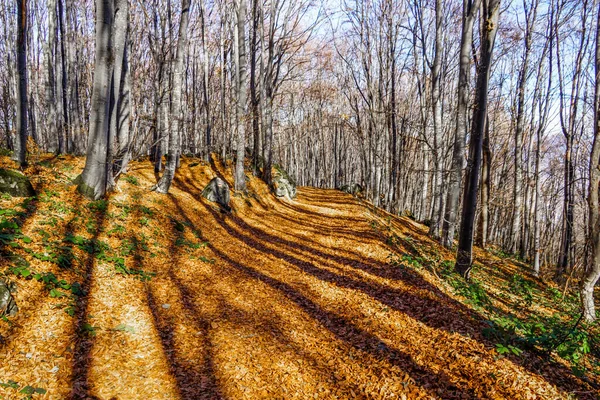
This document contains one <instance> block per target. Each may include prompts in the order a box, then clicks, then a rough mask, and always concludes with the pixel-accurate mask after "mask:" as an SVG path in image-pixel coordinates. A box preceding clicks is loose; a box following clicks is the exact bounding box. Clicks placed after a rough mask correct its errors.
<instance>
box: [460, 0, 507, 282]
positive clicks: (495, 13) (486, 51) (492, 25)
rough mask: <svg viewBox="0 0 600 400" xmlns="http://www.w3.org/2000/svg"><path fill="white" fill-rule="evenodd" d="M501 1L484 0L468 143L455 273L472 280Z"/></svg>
mask: <svg viewBox="0 0 600 400" xmlns="http://www.w3.org/2000/svg"><path fill="white" fill-rule="evenodd" d="M499 14H500V0H482V18H481V26H480V32H481V33H480V35H481V44H480V50H479V53H480V56H479V65H478V66H477V87H476V90H475V99H476V105H477V106H476V109H475V112H474V115H473V122H472V125H471V139H470V141H469V161H468V164H467V174H466V179H465V181H466V184H465V189H464V192H463V209H462V216H461V223H460V236H459V241H458V251H457V254H456V266H455V268H456V271H457V272H458V273H460V274H461V275H462V276H463V277H464V278H465V279H469V276H470V272H471V268H472V264H473V260H472V251H473V227H474V222H475V211H476V207H477V194H478V187H477V186H478V184H479V172H480V168H481V153H482V147H483V136H484V130H485V124H486V117H487V101H488V82H489V76H490V69H491V64H492V55H493V52H494V43H495V41H496V32H497V31H498V19H499Z"/></svg>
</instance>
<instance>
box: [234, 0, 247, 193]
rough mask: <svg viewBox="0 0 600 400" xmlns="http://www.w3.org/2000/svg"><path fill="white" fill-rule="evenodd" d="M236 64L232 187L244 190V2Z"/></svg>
mask: <svg viewBox="0 0 600 400" xmlns="http://www.w3.org/2000/svg"><path fill="white" fill-rule="evenodd" d="M236 11H237V12H236V16H237V18H236V35H235V39H236V50H237V57H236V64H237V76H236V78H237V79H236V86H237V149H236V160H235V174H234V178H235V179H234V180H235V182H234V187H235V190H236V191H245V190H246V175H245V174H244V154H245V140H246V135H245V130H246V109H247V106H246V0H237V10H236Z"/></svg>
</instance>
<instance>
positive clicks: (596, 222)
mask: <svg viewBox="0 0 600 400" xmlns="http://www.w3.org/2000/svg"><path fill="white" fill-rule="evenodd" d="M598 10H599V13H598V17H597V18H598V20H597V24H596V51H595V56H596V58H595V72H596V79H595V82H594V83H595V87H594V103H593V106H594V144H593V146H592V152H591V155H590V188H589V195H588V204H589V207H590V218H589V235H590V242H591V247H592V251H591V265H590V266H589V267H588V270H587V273H586V275H585V277H584V278H583V284H582V286H581V299H582V303H583V316H584V318H585V320H586V321H588V322H592V321H594V320H595V319H596V308H595V305H594V287H595V286H596V283H597V282H598V279H599V278H600V196H599V195H600V193H599V192H600V6H599V8H598Z"/></svg>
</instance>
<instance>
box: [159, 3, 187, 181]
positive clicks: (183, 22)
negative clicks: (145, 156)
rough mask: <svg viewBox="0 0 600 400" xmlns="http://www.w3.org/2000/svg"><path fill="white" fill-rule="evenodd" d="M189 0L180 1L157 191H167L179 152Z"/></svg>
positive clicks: (173, 174) (173, 175)
mask: <svg viewBox="0 0 600 400" xmlns="http://www.w3.org/2000/svg"><path fill="white" fill-rule="evenodd" d="M190 5H191V0H182V1H181V19H180V23H179V37H178V39H177V52H176V54H175V69H174V71H173V72H174V73H173V103H172V104H171V121H172V123H171V129H170V134H169V152H168V158H167V165H166V167H165V172H164V173H163V175H162V176H161V178H160V180H159V181H158V183H157V184H156V186H155V187H154V189H155V190H156V191H157V192H158V193H167V192H168V191H169V187H171V183H172V182H173V178H174V177H175V170H176V169H177V164H178V161H179V155H180V152H181V137H180V134H181V127H182V117H181V92H182V90H183V87H182V82H183V74H184V73H185V71H184V70H183V54H184V52H185V49H186V48H187V31H188V24H189V15H190Z"/></svg>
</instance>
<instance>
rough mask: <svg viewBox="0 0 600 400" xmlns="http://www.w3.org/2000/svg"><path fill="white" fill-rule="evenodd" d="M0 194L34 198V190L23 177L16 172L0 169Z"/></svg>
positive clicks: (27, 179)
mask: <svg viewBox="0 0 600 400" xmlns="http://www.w3.org/2000/svg"><path fill="white" fill-rule="evenodd" d="M0 193H8V194H9V195H11V196H13V197H31V196H35V190H34V189H33V186H32V185H31V182H30V181H29V178H27V177H26V176H25V175H23V174H22V173H20V172H18V171H14V170H10V169H2V168H0Z"/></svg>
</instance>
